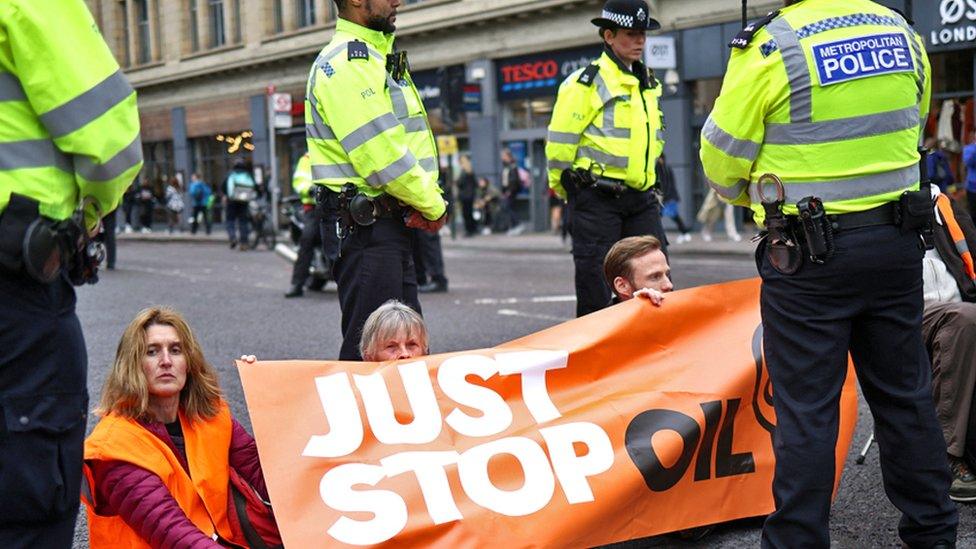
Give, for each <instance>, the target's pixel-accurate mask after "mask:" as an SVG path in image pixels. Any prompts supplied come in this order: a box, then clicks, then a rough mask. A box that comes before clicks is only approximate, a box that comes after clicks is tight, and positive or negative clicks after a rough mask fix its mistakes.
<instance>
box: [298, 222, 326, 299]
mask: <svg viewBox="0 0 976 549" xmlns="http://www.w3.org/2000/svg"><path fill="white" fill-rule="evenodd" d="M303 217H304V221H305V228H304V229H302V236H301V237H300V238H299V239H298V257H297V258H295V266H294V268H293V269H292V271H291V285H292V286H304V285H305V281H306V280H308V270H309V269H310V268H311V267H312V259H313V258H314V257H315V248H317V247H319V246H321V245H322V229H321V227H320V224H321V219H322V216H320V215H319V214H318V210H317V209H316V208H311V209H306V210H305V211H304V212H303Z"/></svg>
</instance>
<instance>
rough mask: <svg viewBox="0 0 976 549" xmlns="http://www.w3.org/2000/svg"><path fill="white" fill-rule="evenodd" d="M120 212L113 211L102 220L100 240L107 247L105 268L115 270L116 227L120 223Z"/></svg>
mask: <svg viewBox="0 0 976 549" xmlns="http://www.w3.org/2000/svg"><path fill="white" fill-rule="evenodd" d="M118 213H119V212H118V210H117V209H115V210H112V211H111V212H109V213H108V214H106V215H105V217H103V218H102V232H101V234H100V235H99V238H100V239H101V240H102V244H104V245H105V266H106V267H108V268H109V269H114V268H115V251H116V246H115V227H116V225H117V221H118V218H117V216H118Z"/></svg>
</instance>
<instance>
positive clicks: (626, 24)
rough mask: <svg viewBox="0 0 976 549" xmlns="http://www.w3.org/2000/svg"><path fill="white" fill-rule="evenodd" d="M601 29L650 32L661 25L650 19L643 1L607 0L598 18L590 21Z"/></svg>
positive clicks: (649, 12) (645, 3)
mask: <svg viewBox="0 0 976 549" xmlns="http://www.w3.org/2000/svg"><path fill="white" fill-rule="evenodd" d="M591 22H592V23H593V24H594V25H596V26H598V27H600V28H601V29H634V30H643V31H652V30H657V29H659V28H661V23H659V22H658V21H657V20H656V19H654V18H653V17H651V10H650V9H649V8H648V7H647V2H645V1H644V0H607V3H606V4H604V5H603V13H602V14H601V15H600V17H597V18H596V19H593V20H592V21H591Z"/></svg>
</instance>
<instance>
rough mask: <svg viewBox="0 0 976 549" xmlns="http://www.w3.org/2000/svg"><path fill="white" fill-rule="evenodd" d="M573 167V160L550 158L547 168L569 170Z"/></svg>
mask: <svg viewBox="0 0 976 549" xmlns="http://www.w3.org/2000/svg"><path fill="white" fill-rule="evenodd" d="M572 167H573V163H572V162H563V161H562V160H549V161H548V166H547V169H550V170H568V169H571V168H572Z"/></svg>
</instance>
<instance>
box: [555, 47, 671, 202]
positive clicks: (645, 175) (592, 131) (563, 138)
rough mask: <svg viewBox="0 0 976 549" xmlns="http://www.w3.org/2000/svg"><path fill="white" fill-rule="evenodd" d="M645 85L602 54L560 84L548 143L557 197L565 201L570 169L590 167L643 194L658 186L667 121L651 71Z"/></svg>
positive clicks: (606, 55) (595, 171) (609, 57)
mask: <svg viewBox="0 0 976 549" xmlns="http://www.w3.org/2000/svg"><path fill="white" fill-rule="evenodd" d="M636 66H637V68H638V70H642V71H643V70H646V69H643V68H642V66H641V65H636ZM645 84H646V85H644V86H642V85H641V83H640V81H638V79H637V76H635V75H634V74H633V73H632V72H631V71H626V70H624V69H623V68H622V67H621V66H620V64H619V62H618V61H616V60H615V59H614V58H613V57H611V56H610V54H609V53H607V52H604V53H603V55H601V56H600V58H599V59H597V60H596V61H595V62H594V63H593V64H592V65H590V66H589V67H584V68H582V69H579V70H577V71H575V72H573V73H572V74H570V75H569V76H568V77H567V78H566V80H564V81H563V83H562V84H561V85H560V86H559V93H558V95H557V96H556V104H555V106H554V107H553V110H552V119H551V121H550V122H549V134H548V140H547V143H546V159H547V160H548V169H549V187H551V188H552V189H553V191H555V193H556V194H557V195H559V196H560V197H562V198H565V197H566V191H565V190H564V189H563V187H562V184H561V183H560V181H559V178H560V175H561V174H562V172H563V170H565V169H567V168H585V169H589V168H590V167H591V166H592V167H593V171H594V173H595V174H596V175H597V176H599V175H601V174H602V175H603V176H605V177H608V178H611V179H617V180H621V181H623V182H624V183H625V184H626V185H627V186H629V187H632V188H634V189H637V190H640V191H643V190H646V189H649V188H650V187H651V186H652V185H654V182H655V180H656V178H655V173H654V167H655V164H656V161H657V157H658V156H661V151H663V150H664V117H663V115H662V114H661V109H660V107H659V105H658V100H659V99H660V97H661V84H660V82H657V81H656V80H655V78H654V75H653V74H652V73H650V72H649V71H648V74H647V81H646V83H645Z"/></svg>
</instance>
